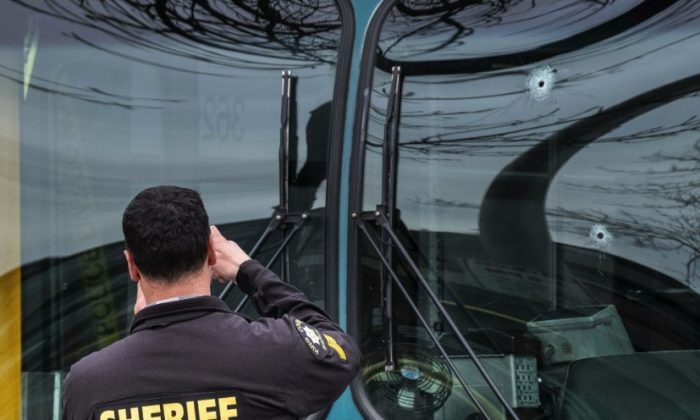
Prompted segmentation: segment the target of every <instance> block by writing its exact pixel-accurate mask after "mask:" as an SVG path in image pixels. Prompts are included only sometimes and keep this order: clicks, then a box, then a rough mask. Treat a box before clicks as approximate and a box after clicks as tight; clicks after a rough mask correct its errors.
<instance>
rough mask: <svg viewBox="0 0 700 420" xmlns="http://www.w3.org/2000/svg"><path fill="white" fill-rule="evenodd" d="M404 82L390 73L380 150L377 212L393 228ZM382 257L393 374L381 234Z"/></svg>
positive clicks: (385, 244)
mask: <svg viewBox="0 0 700 420" xmlns="http://www.w3.org/2000/svg"><path fill="white" fill-rule="evenodd" d="M402 86H403V78H402V76H401V68H400V67H394V68H392V69H391V91H390V93H389V103H388V106H387V115H386V125H385V129H384V145H383V148H382V149H383V150H382V202H381V204H380V208H381V209H382V210H383V211H384V212H385V214H386V215H387V221H388V223H389V224H391V225H392V226H393V222H394V217H395V215H396V180H397V177H398V151H399V124H400V122H401V90H402ZM381 243H382V253H383V255H384V257H385V258H386V260H387V262H388V266H382V267H381V269H380V271H379V284H380V291H381V301H382V325H383V331H384V334H383V337H382V341H383V343H384V370H387V371H390V370H394V367H395V362H394V323H393V318H392V316H393V299H392V281H391V279H390V273H389V269H390V268H391V267H392V251H391V241H390V240H389V237H388V236H387V235H386V234H385V233H384V232H382V233H381Z"/></svg>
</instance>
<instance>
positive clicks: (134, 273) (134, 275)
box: [124, 249, 141, 281]
mask: <svg viewBox="0 0 700 420" xmlns="http://www.w3.org/2000/svg"><path fill="white" fill-rule="evenodd" d="M124 258H126V265H127V266H128V267H129V277H131V280H133V281H140V280H141V273H140V272H139V269H138V267H136V263H135V262H134V256H133V255H132V254H131V251H129V250H128V249H125V250H124Z"/></svg>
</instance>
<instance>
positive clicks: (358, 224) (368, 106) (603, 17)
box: [0, 0, 700, 420]
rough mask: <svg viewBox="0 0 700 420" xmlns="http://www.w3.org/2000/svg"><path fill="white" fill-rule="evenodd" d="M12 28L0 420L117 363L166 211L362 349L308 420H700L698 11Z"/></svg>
mask: <svg viewBox="0 0 700 420" xmlns="http://www.w3.org/2000/svg"><path fill="white" fill-rule="evenodd" d="M1 10H2V14H1V16H0V23H2V25H0V33H1V34H2V36H0V103H1V104H2V107H3V113H2V114H3V115H2V116H0V140H1V141H0V157H1V158H2V162H3V165H2V166H3V168H2V169H1V170H0V171H1V172H0V201H1V202H2V203H0V209H2V211H1V212H0V226H1V227H0V229H1V230H2V233H3V235H2V239H3V240H2V241H0V242H2V244H1V245H0V257H1V258H0V281H1V283H0V354H2V355H3V361H2V362H0V372H1V373H2V381H0V407H1V408H2V412H3V413H5V414H3V418H5V417H6V418H8V419H15V418H16V419H22V420H33V419H59V418H60V397H61V383H62V379H63V377H64V376H65V374H66V372H67V371H68V369H69V368H70V366H71V364H73V363H74V362H76V361H77V360H79V359H80V358H81V357H83V356H85V355H86V354H89V353H91V352H93V351H96V350H99V349H100V348H103V347H105V346H107V345H109V344H111V343H112V342H114V341H116V340H118V339H120V338H122V337H123V336H124V335H125V334H126V333H127V330H128V325H129V322H130V320H131V316H132V315H131V314H132V308H133V305H134V299H135V293H134V292H135V290H134V288H135V286H134V285H133V283H132V282H131V281H129V279H128V273H127V271H126V265H125V264H124V262H123V261H122V249H123V242H122V238H121V230H120V229H121V227H120V224H119V223H120V222H119V221H120V218H121V212H122V211H123V209H124V208H125V206H126V204H127V203H128V201H129V199H130V198H131V197H132V196H133V195H134V194H135V193H136V192H138V191H140V190H141V189H143V188H145V187H147V186H151V185H158V184H177V185H183V186H187V187H191V188H195V189H197V190H198V191H200V193H201V195H202V197H203V199H204V202H205V205H206V207H207V210H208V212H209V214H210V218H211V220H212V222H213V223H215V224H217V226H219V227H220V229H221V230H222V232H223V233H224V234H226V235H227V236H229V237H231V238H233V239H235V240H236V241H237V242H239V243H240V244H241V245H242V246H243V247H244V248H245V249H248V250H252V249H255V256H256V258H258V259H260V260H261V261H265V262H268V261H269V262H270V263H271V264H272V267H273V269H274V270H275V271H276V272H278V273H279V274H280V275H281V277H282V278H283V279H284V280H285V281H289V282H291V283H292V284H294V285H295V286H297V287H298V288H300V289H301V290H302V291H303V292H304V293H305V294H306V295H307V296H308V297H309V298H310V299H311V300H313V301H314V302H315V303H317V304H318V305H320V306H322V307H323V308H325V309H326V310H327V311H328V312H329V313H330V314H331V315H332V316H333V317H335V318H336V319H338V321H339V323H340V324H341V326H342V327H343V328H344V329H345V330H347V331H348V332H350V333H351V334H352V335H353V336H354V337H355V338H356V340H357V342H358V344H359V346H360V349H361V350H362V354H363V361H362V369H361V372H360V374H359V375H358V377H357V378H356V379H355V381H354V382H353V383H352V385H351V386H350V387H348V389H347V390H346V392H345V393H344V394H343V395H342V396H341V397H340V398H339V399H338V400H337V401H336V402H335V403H334V404H333V406H332V407H329V408H328V409H327V410H324V411H323V412H319V413H315V414H313V415H311V416H309V417H308V418H309V419H322V418H329V419H356V418H370V419H380V418H387V419H391V418H402V419H436V420H437V419H441V420H442V419H450V420H451V419H460V420H461V419H470V420H478V419H508V418H518V419H552V420H559V419H562V420H563V419H567V420H569V419H644V418H649V419H652V418H654V419H655V418H668V419H693V418H700V414H698V413H700V400H699V399H698V398H697V397H696V396H697V395H698V392H700V271H699V269H698V260H700V205H699V203H700V137H699V136H698V133H699V132H700V115H699V114H698V113H699V112H700V95H699V94H698V93H699V92H700V71H699V70H698V69H700V42H698V39H700V29H699V28H700V25H698V22H699V21H700V2H697V1H651V0H631V1H625V2H620V1H612V0H606V1H592V0H591V1H586V0H583V1H582V0H571V1H568V0H564V1H561V0H559V1H522V0H510V1H500V0H495V1H494V0H488V1H465V0H421V1H417V0H384V1H381V0H313V1H307V0H288V1H277V2H275V1H255V0H250V1H248V0H230V1H189V2H187V1H185V2H178V1H172V0H144V1H133V0H124V1H115V2H96V1H77V0H41V1H28V0H3V1H2V9H1ZM281 87H282V95H281V96H280V88H281ZM215 283H216V282H215ZM215 283H214V284H212V288H213V290H212V292H213V293H215V294H217V295H218V294H221V293H222V292H223V290H222V286H221V285H218V284H215ZM226 293H227V292H226ZM241 299H242V295H241V293H240V291H238V290H235V289H234V290H233V291H232V293H230V294H227V295H226V297H225V301H226V302H227V303H228V304H229V306H231V308H236V309H238V310H241V311H243V312H245V313H246V314H248V315H250V316H256V314H255V311H254V309H253V308H251V307H250V305H249V306H243V305H241V304H240V302H241Z"/></svg>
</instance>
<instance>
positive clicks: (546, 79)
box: [527, 66, 557, 101]
mask: <svg viewBox="0 0 700 420" xmlns="http://www.w3.org/2000/svg"><path fill="white" fill-rule="evenodd" d="M556 73H557V71H556V70H555V69H554V68H552V66H543V67H537V68H535V69H533V70H532V71H531V72H530V73H529V74H528V78H527V89H528V92H529V94H530V97H531V98H533V99H534V100H536V101H542V100H544V99H547V98H548V97H549V96H550V93H551V92H552V87H553V86H554V83H555V82H556V80H557V75H556Z"/></svg>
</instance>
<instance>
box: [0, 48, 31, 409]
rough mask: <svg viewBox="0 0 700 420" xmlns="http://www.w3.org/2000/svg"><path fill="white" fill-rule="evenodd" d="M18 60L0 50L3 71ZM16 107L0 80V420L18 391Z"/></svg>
mask: <svg viewBox="0 0 700 420" xmlns="http://www.w3.org/2000/svg"><path fill="white" fill-rule="evenodd" d="M19 59H20V58H18V57H17V55H16V54H15V52H14V50H13V49H12V48H10V49H5V50H0V62H2V63H3V64H4V65H5V66H7V67H8V68H18V65H20V63H19ZM29 93H30V94H31V92H29ZM19 101H20V89H19V88H18V86H17V83H16V82H13V81H11V80H9V79H3V78H0V109H1V110H2V112H0V232H2V233H0V413H2V414H1V415H0V417H2V418H3V419H13V420H14V419H18V418H19V416H20V403H21V389H22V387H21V381H22V308H21V285H20V281H21V272H20V178H19Z"/></svg>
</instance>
